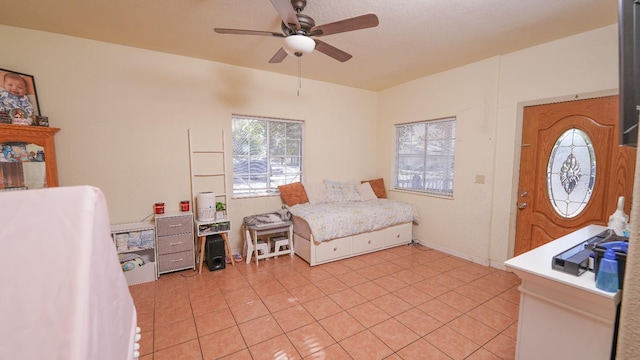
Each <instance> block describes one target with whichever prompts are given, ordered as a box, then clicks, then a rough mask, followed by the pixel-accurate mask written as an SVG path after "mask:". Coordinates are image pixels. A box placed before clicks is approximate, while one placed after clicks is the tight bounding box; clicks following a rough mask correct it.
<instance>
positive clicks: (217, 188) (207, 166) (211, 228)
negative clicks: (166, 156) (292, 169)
mask: <svg viewBox="0 0 640 360" xmlns="http://www.w3.org/2000/svg"><path fill="white" fill-rule="evenodd" d="M212 138H213V137H212V136H210V134H203V133H198V132H196V131H194V129H189V166H190V172H191V201H192V202H191V203H192V204H193V213H194V214H195V215H196V216H195V217H194V220H195V227H196V236H197V237H198V240H199V242H200V244H199V249H198V250H199V251H200V257H199V263H200V264H199V269H200V271H202V259H203V255H204V244H205V239H206V237H207V235H213V234H220V235H221V236H222V237H223V239H224V240H225V245H226V248H227V252H228V254H227V255H228V256H229V257H230V258H231V263H232V264H234V261H233V254H232V253H231V248H230V246H229V240H228V233H229V232H230V230H231V221H230V220H229V216H228V204H229V203H228V201H227V190H228V189H227V173H226V168H227V167H226V156H225V149H226V147H225V132H224V131H222V135H221V138H220V141H219V143H218V144H216V142H215V141H211V139H212ZM201 192H213V193H214V194H215V198H216V202H221V203H223V204H225V208H226V210H225V211H224V212H223V216H222V217H220V215H221V214H220V212H219V211H216V217H215V220H213V221H200V220H199V215H198V204H197V203H196V198H197V195H198V194H199V193H201Z"/></svg>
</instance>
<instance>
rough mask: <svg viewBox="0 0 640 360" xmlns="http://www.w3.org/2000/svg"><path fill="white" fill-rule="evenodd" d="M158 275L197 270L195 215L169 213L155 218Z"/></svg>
mask: <svg viewBox="0 0 640 360" xmlns="http://www.w3.org/2000/svg"><path fill="white" fill-rule="evenodd" d="M155 223H156V239H157V251H158V274H164V273H167V272H171V271H177V270H184V269H193V270H195V268H196V263H195V255H194V234H193V214H192V213H191V212H168V213H166V214H160V215H156V216H155Z"/></svg>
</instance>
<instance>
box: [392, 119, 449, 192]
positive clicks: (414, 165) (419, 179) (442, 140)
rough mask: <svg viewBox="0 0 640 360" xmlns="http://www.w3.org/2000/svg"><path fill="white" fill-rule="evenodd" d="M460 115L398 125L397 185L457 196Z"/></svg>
mask: <svg viewBox="0 0 640 360" xmlns="http://www.w3.org/2000/svg"><path fill="white" fill-rule="evenodd" d="M455 147H456V119H455V118H446V119H439V120H431V121H421V122H416V123H410V124H401V125H396V168H395V184H394V187H395V188H396V189H401V190H409V191H416V192H421V193H427V194H433V195H439V196H444V197H453V165H454V163H453V160H454V154H455Z"/></svg>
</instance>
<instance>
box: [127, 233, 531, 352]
mask: <svg viewBox="0 0 640 360" xmlns="http://www.w3.org/2000/svg"><path fill="white" fill-rule="evenodd" d="M519 284H520V281H519V279H518V278H517V277H516V276H515V275H514V274H512V273H508V272H505V271H501V270H497V269H493V268H488V267H484V266H480V265H478V264H474V263H472V262H469V261H465V260H462V259H459V258H456V257H452V256H449V255H447V254H444V253H442V252H439V251H436V250H432V249H429V248H426V247H422V246H409V245H407V246H401V247H397V248H393V249H388V250H383V251H379V252H376V253H372V254H367V255H363V256H358V257H355V258H351V259H346V260H341V261H337V262H333V263H330V264H325V265H319V266H314V267H310V266H309V265H308V264H307V263H306V262H304V260H302V259H300V258H298V257H297V256H294V257H293V258H290V257H288V256H280V257H279V258H278V259H270V260H260V264H259V265H256V264H255V263H252V264H250V265H246V264H245V263H244V262H243V263H240V264H237V265H236V266H235V267H232V266H231V265H229V264H227V267H226V269H224V270H218V271H213V272H209V271H208V270H207V269H206V266H205V267H204V268H203V272H202V274H200V275H198V274H197V272H194V271H191V270H185V271H181V272H176V273H171V274H164V275H162V276H161V277H160V279H159V280H158V281H155V282H150V283H145V284H140V285H135V286H131V287H130V291H131V294H132V296H133V299H134V301H135V304H136V309H137V311H138V325H139V326H140V328H141V329H142V339H141V341H140V344H141V349H140V350H141V355H142V356H141V358H140V359H142V360H151V359H154V360H164V359H169V360H182V359H184V360H191V359H205V360H209V359H221V358H223V359H302V358H304V359H331V360H333V359H364V360H371V359H513V358H514V356H515V346H516V345H515V344H516V342H515V340H516V329H517V321H518V304H519V299H520V295H519V292H518V290H517V287H518V285H519Z"/></svg>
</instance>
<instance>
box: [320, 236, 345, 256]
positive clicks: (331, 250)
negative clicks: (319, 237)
mask: <svg viewBox="0 0 640 360" xmlns="http://www.w3.org/2000/svg"><path fill="white" fill-rule="evenodd" d="M315 250H316V262H323V261H327V260H332V259H337V258H341V257H344V256H349V255H351V254H352V252H351V236H348V237H345V238H340V239H334V240H329V241H323V242H321V243H319V244H317V245H316V247H315Z"/></svg>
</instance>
